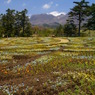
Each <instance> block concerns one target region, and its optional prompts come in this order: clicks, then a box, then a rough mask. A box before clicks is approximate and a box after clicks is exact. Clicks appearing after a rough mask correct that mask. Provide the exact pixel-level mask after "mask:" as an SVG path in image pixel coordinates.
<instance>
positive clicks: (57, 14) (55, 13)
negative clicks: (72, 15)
mask: <svg viewBox="0 0 95 95" xmlns="http://www.w3.org/2000/svg"><path fill="white" fill-rule="evenodd" d="M48 14H51V15H53V16H59V15H61V14H63V15H66V13H65V12H58V11H53V12H50V13H48Z"/></svg>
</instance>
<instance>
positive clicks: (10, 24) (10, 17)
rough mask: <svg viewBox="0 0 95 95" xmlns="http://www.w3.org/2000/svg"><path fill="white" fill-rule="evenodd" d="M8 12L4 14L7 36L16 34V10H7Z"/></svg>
mask: <svg viewBox="0 0 95 95" xmlns="http://www.w3.org/2000/svg"><path fill="white" fill-rule="evenodd" d="M6 12H7V13H6V14H4V15H3V16H2V27H3V28H4V30H5V36H6V37H11V36H14V23H15V10H10V9H8V10H6Z"/></svg>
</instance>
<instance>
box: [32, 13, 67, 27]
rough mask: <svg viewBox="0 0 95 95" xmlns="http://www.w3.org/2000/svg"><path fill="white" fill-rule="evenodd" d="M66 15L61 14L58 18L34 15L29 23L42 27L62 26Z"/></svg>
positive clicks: (49, 15) (47, 15)
mask: <svg viewBox="0 0 95 95" xmlns="http://www.w3.org/2000/svg"><path fill="white" fill-rule="evenodd" d="M67 18H68V15H67V14H66V15H64V14H61V15H59V16H54V15H51V14H36V15H32V16H31V17H30V22H31V24H32V25H38V26H44V25H49V26H52V25H55V24H56V25H60V24H61V25H64V24H65V23H66V20H67Z"/></svg>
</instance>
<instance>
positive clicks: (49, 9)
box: [0, 0, 95, 16]
mask: <svg viewBox="0 0 95 95" xmlns="http://www.w3.org/2000/svg"><path fill="white" fill-rule="evenodd" d="M73 1H81V0H0V14H1V13H5V11H6V10H7V9H8V8H10V9H15V10H18V11H22V10H23V9H25V8H26V9H27V10H28V14H27V15H28V16H31V15H34V14H42V13H48V14H52V15H55V16H58V15H60V14H66V13H68V12H69V11H70V8H73V6H74V4H73ZM86 1H89V2H90V4H92V3H95V0H86Z"/></svg>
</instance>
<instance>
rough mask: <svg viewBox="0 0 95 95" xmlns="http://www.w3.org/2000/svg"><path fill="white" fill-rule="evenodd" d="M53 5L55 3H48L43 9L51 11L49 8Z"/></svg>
mask: <svg viewBox="0 0 95 95" xmlns="http://www.w3.org/2000/svg"><path fill="white" fill-rule="evenodd" d="M52 4H53V2H50V3H48V4H44V5H43V7H42V8H43V9H49V8H51V5H52Z"/></svg>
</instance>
